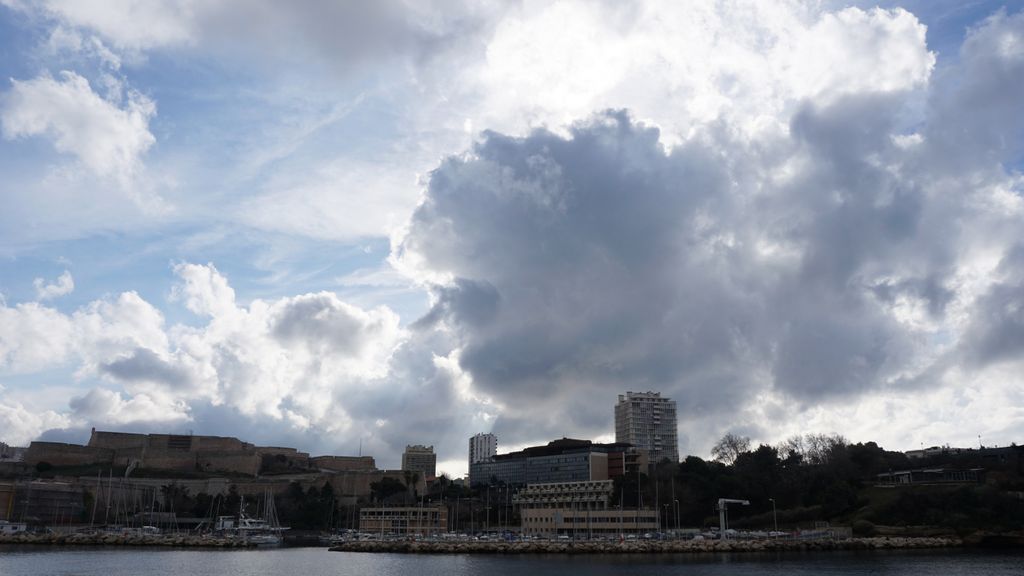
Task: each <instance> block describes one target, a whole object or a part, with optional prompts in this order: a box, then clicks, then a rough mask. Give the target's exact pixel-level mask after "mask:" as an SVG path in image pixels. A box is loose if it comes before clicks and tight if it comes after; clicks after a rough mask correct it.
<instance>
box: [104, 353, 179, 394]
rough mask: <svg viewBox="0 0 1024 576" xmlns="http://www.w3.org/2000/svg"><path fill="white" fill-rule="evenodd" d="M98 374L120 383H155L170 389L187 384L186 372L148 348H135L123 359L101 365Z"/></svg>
mask: <svg viewBox="0 0 1024 576" xmlns="http://www.w3.org/2000/svg"><path fill="white" fill-rule="evenodd" d="M100 372H101V373H102V374H106V375H108V376H112V377H114V378H116V379H118V380H121V381H122V382H140V381H141V382H156V383H159V384H163V385H166V386H167V387H169V388H171V389H174V388H181V387H183V386H186V385H187V384H188V382H189V372H188V370H186V369H184V368H182V367H181V366H180V365H178V364H176V363H172V362H168V361H166V360H164V359H163V358H161V357H160V356H158V355H157V354H156V353H154V352H153V351H152V350H149V349H148V348H136V349H135V350H133V351H132V352H131V354H129V355H128V356H126V357H124V358H119V359H117V360H114V361H113V362H109V363H106V364H103V365H101V366H100Z"/></svg>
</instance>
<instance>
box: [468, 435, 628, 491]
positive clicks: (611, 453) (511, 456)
mask: <svg viewBox="0 0 1024 576" xmlns="http://www.w3.org/2000/svg"><path fill="white" fill-rule="evenodd" d="M637 458H638V453H637V452H636V451H635V450H634V449H633V448H632V446H629V445H628V444H618V443H614V444H596V443H594V442H591V441H590V440H576V439H573V438H562V439H561V440H555V441H553V442H548V443H547V444H546V445H544V446H531V447H529V448H525V449H523V450H520V451H518V452H510V453H508V454H499V455H495V456H494V457H492V458H491V459H490V460H486V461H482V462H476V463H474V464H470V466H469V481H470V485H472V486H478V485H483V484H505V485H511V486H525V485H527V484H541V483H551V482H582V481H588V480H607V479H609V478H614V477H616V476H621V475H622V473H623V472H624V470H625V468H627V467H628V466H629V463H635V462H636V461H637ZM633 465H634V466H635V464H633ZM634 469H635V468H634Z"/></svg>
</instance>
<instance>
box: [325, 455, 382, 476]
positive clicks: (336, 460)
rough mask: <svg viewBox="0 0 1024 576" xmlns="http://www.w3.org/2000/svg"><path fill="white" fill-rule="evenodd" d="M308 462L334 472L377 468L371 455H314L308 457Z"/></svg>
mask: <svg viewBox="0 0 1024 576" xmlns="http://www.w3.org/2000/svg"><path fill="white" fill-rule="evenodd" d="M309 462H310V465H312V466H313V467H314V468H317V469H320V470H331V471H334V472H348V471H356V470H361V471H373V470H376V469H377V464H376V462H374V460H373V456H316V457H314V458H310V459H309Z"/></svg>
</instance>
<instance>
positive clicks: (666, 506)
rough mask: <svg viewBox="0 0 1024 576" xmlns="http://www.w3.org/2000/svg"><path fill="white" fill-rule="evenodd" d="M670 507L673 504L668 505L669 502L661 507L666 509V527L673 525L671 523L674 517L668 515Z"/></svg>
mask: <svg viewBox="0 0 1024 576" xmlns="http://www.w3.org/2000/svg"><path fill="white" fill-rule="evenodd" d="M669 506H671V504H668V503H667V502H666V503H665V504H662V505H661V507H662V508H664V509H665V514H664V516H665V526H668V525H669V524H671V523H672V522H671V519H672V516H670V515H669V513H668V507H669Z"/></svg>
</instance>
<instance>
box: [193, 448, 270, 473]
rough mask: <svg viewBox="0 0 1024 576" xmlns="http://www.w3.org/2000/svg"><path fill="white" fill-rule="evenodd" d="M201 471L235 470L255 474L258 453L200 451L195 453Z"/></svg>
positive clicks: (257, 470) (258, 458) (258, 468)
mask: <svg viewBox="0 0 1024 576" xmlns="http://www.w3.org/2000/svg"><path fill="white" fill-rule="evenodd" d="M196 458H197V461H198V463H199V469H200V470H202V471H203V472H235V473H238V474H245V475H247V476H256V475H257V474H259V472H260V455H259V454H258V453H257V452H255V451H253V450H249V451H245V452H239V451H227V452H202V453H199V454H197V455H196Z"/></svg>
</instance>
